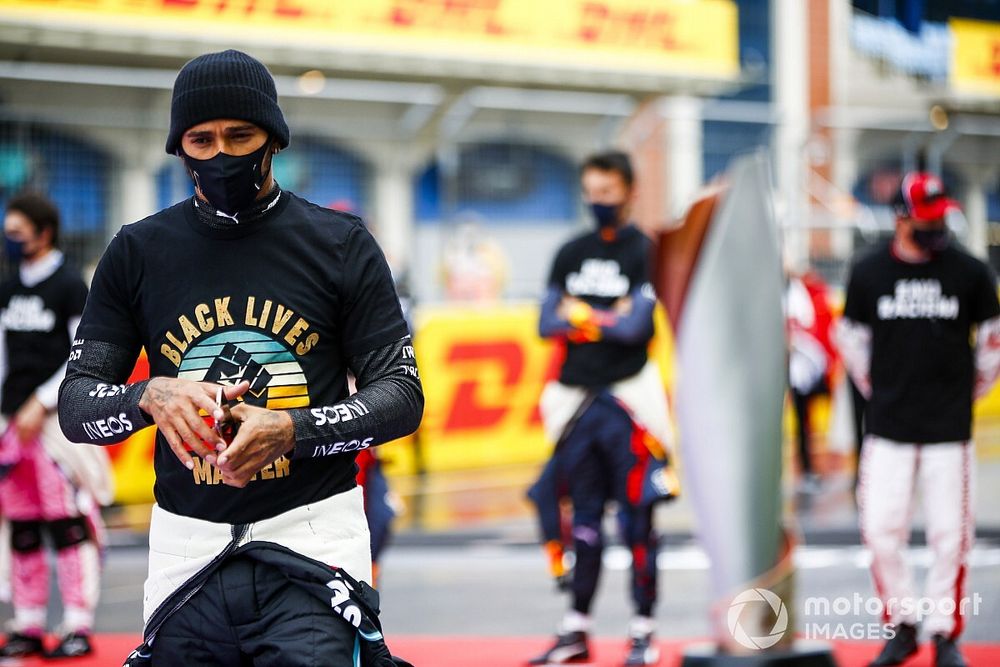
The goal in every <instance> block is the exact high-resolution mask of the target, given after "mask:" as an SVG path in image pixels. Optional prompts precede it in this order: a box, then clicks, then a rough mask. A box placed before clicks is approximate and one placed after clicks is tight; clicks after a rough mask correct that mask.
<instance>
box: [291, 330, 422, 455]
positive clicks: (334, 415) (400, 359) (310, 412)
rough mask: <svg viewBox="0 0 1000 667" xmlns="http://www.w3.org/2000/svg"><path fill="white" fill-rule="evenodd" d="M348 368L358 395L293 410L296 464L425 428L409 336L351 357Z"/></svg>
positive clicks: (374, 443)
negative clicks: (298, 460) (422, 422)
mask: <svg viewBox="0 0 1000 667" xmlns="http://www.w3.org/2000/svg"><path fill="white" fill-rule="evenodd" d="M349 367H350V369H351V371H352V372H353V373H354V375H355V378H356V386H357V389H358V391H357V393H355V394H353V395H352V396H350V397H349V398H346V399H344V400H343V401H340V402H338V403H335V404H333V405H327V406H319V407H313V408H295V409H292V410H289V413H290V414H291V415H292V423H293V424H294V426H295V450H294V453H293V456H294V457H295V458H300V457H316V456H328V455H331V454H339V453H341V452H352V451H357V450H359V449H367V448H368V447H374V446H376V445H381V444H383V443H386V442H389V441H391V440H395V439H397V438H401V437H403V436H405V435H409V434H410V433H412V432H413V431H415V430H416V429H417V426H419V425H420V418H421V416H422V414H423V410H424V393H423V389H422V387H421V385H420V374H419V372H418V371H417V364H416V360H415V359H414V353H413V346H412V344H411V341H410V337H409V336H406V337H404V338H401V339H399V340H397V341H395V342H393V343H389V344H388V345H384V346H382V347H380V348H378V349H375V350H371V351H369V352H364V353H362V354H358V355H356V356H354V357H351V359H350V360H349ZM352 443H353V444H352Z"/></svg>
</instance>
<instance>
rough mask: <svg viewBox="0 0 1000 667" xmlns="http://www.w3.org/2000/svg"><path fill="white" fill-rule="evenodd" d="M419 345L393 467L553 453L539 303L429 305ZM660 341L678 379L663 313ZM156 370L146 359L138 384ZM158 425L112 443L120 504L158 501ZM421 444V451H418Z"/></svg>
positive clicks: (666, 371)
mask: <svg viewBox="0 0 1000 667" xmlns="http://www.w3.org/2000/svg"><path fill="white" fill-rule="evenodd" d="M418 322H419V325H418V327H417V334H416V336H415V337H414V347H415V348H416V352H417V361H418V364H419V366H420V375H421V378H422V381H423V386H424V397H425V402H426V405H425V409H424V419H423V423H422V425H421V427H420V432H419V435H418V437H417V438H415V439H410V438H407V439H405V440H403V441H400V442H395V443H388V444H386V445H383V446H382V447H380V448H379V453H380V456H382V458H383V459H384V460H385V462H386V464H387V469H388V471H389V472H390V473H393V472H401V473H410V472H413V471H414V470H416V468H417V465H418V463H417V461H418V457H419V458H420V460H421V461H422V465H423V466H424V467H425V468H426V470H427V471H429V472H437V471H445V470H456V469H470V468H495V467H497V466H504V465H510V464H516V463H535V462H538V463H541V462H542V461H544V460H545V459H546V458H547V457H548V455H549V454H550V453H551V451H552V443H549V442H547V441H546V439H545V435H544V434H543V433H542V425H541V420H540V418H539V415H538V398H539V396H540V395H541V393H542V387H543V385H544V384H545V382H546V381H547V380H548V379H549V378H552V377H555V376H556V375H557V374H558V368H559V364H560V362H561V354H560V351H559V349H558V346H556V345H554V344H551V343H547V342H545V341H543V340H541V339H540V338H539V337H538V333H537V330H538V307H537V305H529V304H525V305H511V306H496V307H490V308H487V309H482V310H480V309H474V308H469V307H467V306H463V307H445V306H441V307H425V308H422V309H421V310H420V312H419V313H418ZM656 328H657V337H656V339H655V341H654V343H653V346H652V347H651V352H652V354H653V356H654V358H655V359H656V360H657V361H658V363H659V364H660V369H661V372H662V374H663V377H664V381H665V382H668V383H669V382H670V380H671V373H672V369H671V366H670V363H669V358H670V352H669V350H670V339H669V327H667V326H666V322H665V319H664V316H663V314H662V313H658V314H657V327H656ZM148 373H149V370H148V365H147V364H146V363H145V360H144V359H142V360H140V363H139V364H138V366H137V368H136V372H135V373H134V374H133V378H132V380H134V379H135V378H139V377H145V376H147V375H148ZM154 435H155V429H152V428H149V429H146V430H144V431H140V432H139V433H137V434H136V435H134V436H132V437H131V438H129V439H128V440H127V441H126V442H124V443H123V444H121V445H116V446H115V447H112V448H110V450H109V453H110V454H111V458H112V465H113V466H114V471H115V482H116V490H117V500H118V502H123V503H132V502H149V501H151V500H152V488H153V467H152V464H153V438H154ZM417 448H419V453H418V450H417Z"/></svg>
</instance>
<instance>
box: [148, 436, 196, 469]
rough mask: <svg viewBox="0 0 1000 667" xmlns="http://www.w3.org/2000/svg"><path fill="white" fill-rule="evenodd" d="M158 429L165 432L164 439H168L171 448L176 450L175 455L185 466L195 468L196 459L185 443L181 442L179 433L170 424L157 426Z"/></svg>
mask: <svg viewBox="0 0 1000 667" xmlns="http://www.w3.org/2000/svg"><path fill="white" fill-rule="evenodd" d="M157 429H158V430H159V431H160V433H162V434H163V439H164V440H166V441H167V444H168V445H170V449H171V450H172V451H173V452H174V456H176V457H177V460H178V461H180V462H181V463H182V464H184V467H185V468H187V469H188V470H194V459H192V458H191V455H190V454H188V453H187V450H186V449H184V443H183V442H181V439H180V438H179V437H178V436H177V433H176V432H174V430H173V429H172V428H170V426H168V425H164V426H157Z"/></svg>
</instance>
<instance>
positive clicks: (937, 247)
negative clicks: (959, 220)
mask: <svg viewBox="0 0 1000 667" xmlns="http://www.w3.org/2000/svg"><path fill="white" fill-rule="evenodd" d="M913 242H914V243H916V244H917V245H918V246H920V247H921V248H923V249H924V250H926V251H927V252H930V253H938V252H941V251H942V250H944V249H945V248H947V247H948V243H949V242H951V234H950V233H949V232H948V228H947V227H941V228H940V229H917V228H914V229H913Z"/></svg>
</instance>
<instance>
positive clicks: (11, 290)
mask: <svg viewBox="0 0 1000 667" xmlns="http://www.w3.org/2000/svg"><path fill="white" fill-rule="evenodd" d="M86 296H87V288H86V285H85V284H84V283H83V281H82V280H81V279H80V277H79V274H78V273H76V272H75V271H74V270H72V269H70V268H69V267H67V266H65V263H64V261H63V256H62V253H61V252H59V251H58V250H52V251H50V252H48V253H47V254H45V255H44V256H42V257H40V258H39V259H37V260H34V261H31V262H22V264H21V266H20V267H19V270H18V273H17V276H16V277H12V278H11V279H10V280H8V281H5V282H4V283H3V284H0V380H2V391H0V411H2V413H3V414H4V416H5V417H6V419H5V420H4V421H7V420H9V424H6V425H4V426H3V427H0V433H2V436H0V469H2V471H3V472H4V473H6V474H5V475H3V476H2V480H0V513H2V515H3V517H4V519H5V520H6V521H8V522H9V523H10V529H11V530H10V533H11V540H10V545H9V547H10V550H11V554H10V566H11V593H12V598H13V600H12V601H13V604H14V623H13V625H14V628H13V629H14V630H16V631H19V632H22V633H25V634H41V633H42V632H43V631H44V630H45V629H46V609H47V607H48V597H49V576H48V575H49V571H48V570H49V565H48V563H49V561H48V554H47V553H46V551H45V548H44V545H46V544H48V545H49V546H50V547H52V548H53V549H55V552H56V563H57V572H58V576H59V590H60V593H61V595H62V601H63V605H64V613H63V623H62V628H61V630H62V631H63V632H66V633H69V632H84V633H86V632H89V631H90V630H91V629H92V628H93V625H94V608H95V606H96V604H97V597H98V591H99V575H100V558H99V545H100V541H101V537H102V534H103V525H102V523H101V518H100V514H99V506H98V502H97V501H98V500H100V501H101V502H107V501H108V498H107V497H106V496H107V494H104V493H98V492H95V491H94V489H95V488H98V487H97V485H95V481H97V482H99V481H100V479H99V478H101V477H103V475H104V470H106V468H107V458H106V456H107V455H106V453H103V452H101V453H100V456H102V457H104V458H103V460H101V461H98V463H97V466H89V467H88V464H87V463H86V461H88V460H89V459H95V457H94V456H90V455H88V453H85V452H83V453H81V452H79V451H78V450H76V449H73V448H76V447H77V446H75V445H70V443H69V442H68V441H67V440H66V439H65V437H64V436H63V435H62V433H61V431H60V429H59V426H58V423H57V418H56V416H55V414H54V411H55V408H56V404H57V401H58V389H59V383H60V381H61V380H62V378H63V376H64V375H65V360H66V357H67V356H68V354H69V348H70V343H71V342H72V340H73V336H74V334H75V331H76V326H77V324H78V323H79V321H80V313H81V312H82V310H83V304H84V302H85V301H86ZM32 400H36V401H37V402H38V403H40V404H41V405H42V407H44V408H45V409H46V410H47V411H48V413H49V414H48V416H47V417H46V418H45V421H44V422H43V427H42V429H41V431H40V433H39V435H38V436H37V437H35V438H33V439H32V440H30V441H26V442H25V441H21V439H20V437H19V436H18V435H17V429H16V424H15V420H16V418H17V413H18V411H19V410H20V408H21V407H22V406H24V405H25V404H27V402H28V401H32ZM80 461H84V463H82V464H81V463H79V462H80ZM95 470H96V474H95V473H94V471H95ZM84 487H86V488H84ZM7 546H8V545H4V547H5V548H6V547H7Z"/></svg>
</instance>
